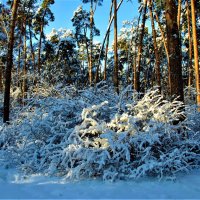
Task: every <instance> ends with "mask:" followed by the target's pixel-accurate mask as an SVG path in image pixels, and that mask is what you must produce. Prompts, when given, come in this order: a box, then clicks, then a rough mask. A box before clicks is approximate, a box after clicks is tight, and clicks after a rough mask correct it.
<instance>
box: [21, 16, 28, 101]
mask: <svg viewBox="0 0 200 200" xmlns="http://www.w3.org/2000/svg"><path fill="white" fill-rule="evenodd" d="M24 26H25V30H24V68H23V89H22V91H23V100H24V99H26V97H27V55H26V54H27V46H26V19H25V22H24Z"/></svg>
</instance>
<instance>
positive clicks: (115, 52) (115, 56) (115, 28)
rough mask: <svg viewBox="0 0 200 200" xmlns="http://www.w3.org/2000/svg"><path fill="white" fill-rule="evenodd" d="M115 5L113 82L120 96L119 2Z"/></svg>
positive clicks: (115, 0) (115, 2) (115, 1)
mask: <svg viewBox="0 0 200 200" xmlns="http://www.w3.org/2000/svg"><path fill="white" fill-rule="evenodd" d="M113 4H114V76H113V82H114V86H115V90H116V92H117V93H118V94H119V77H118V73H119V72H118V71H119V70H118V48H117V43H118V42H117V0H114V1H113Z"/></svg>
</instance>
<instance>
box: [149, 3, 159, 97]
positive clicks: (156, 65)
mask: <svg viewBox="0 0 200 200" xmlns="http://www.w3.org/2000/svg"><path fill="white" fill-rule="evenodd" d="M148 5H149V15H150V19H151V27H152V35H153V45H154V53H155V58H156V62H155V71H156V81H157V85H158V88H159V91H160V93H161V78H160V56H159V52H158V45H157V41H156V30H155V24H154V16H153V12H152V0H149V4H148Z"/></svg>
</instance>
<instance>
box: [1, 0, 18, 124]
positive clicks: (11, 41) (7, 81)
mask: <svg viewBox="0 0 200 200" xmlns="http://www.w3.org/2000/svg"><path fill="white" fill-rule="evenodd" d="M19 2H20V0H14V1H13V6H12V21H11V25H10V34H9V41H8V53H7V65H6V74H5V92H4V113H3V122H4V123H8V122H9V119H10V118H9V115H10V86H11V71H12V67H13V47H14V40H15V39H14V33H15V23H16V20H17V10H18V6H19Z"/></svg>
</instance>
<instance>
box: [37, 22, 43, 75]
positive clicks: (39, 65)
mask: <svg viewBox="0 0 200 200" xmlns="http://www.w3.org/2000/svg"><path fill="white" fill-rule="evenodd" d="M43 28H44V27H43V23H42V24H41V25H40V38H39V47H38V74H39V76H40V73H41V48H42V34H43Z"/></svg>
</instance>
